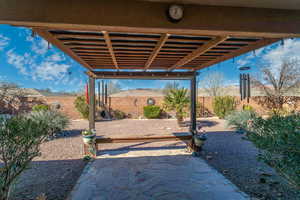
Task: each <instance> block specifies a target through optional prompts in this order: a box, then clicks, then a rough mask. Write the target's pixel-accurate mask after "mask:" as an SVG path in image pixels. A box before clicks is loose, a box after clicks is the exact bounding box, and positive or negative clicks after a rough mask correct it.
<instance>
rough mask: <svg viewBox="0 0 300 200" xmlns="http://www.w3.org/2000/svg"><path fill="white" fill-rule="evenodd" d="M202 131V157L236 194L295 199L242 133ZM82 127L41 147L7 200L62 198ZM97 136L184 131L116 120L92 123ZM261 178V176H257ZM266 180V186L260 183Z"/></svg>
mask: <svg viewBox="0 0 300 200" xmlns="http://www.w3.org/2000/svg"><path fill="white" fill-rule="evenodd" d="M201 123H202V124H203V125H204V126H205V130H207V131H208V140H207V143H206V145H205V147H204V151H203V153H202V154H203V155H202V156H203V158H204V159H205V160H207V162H208V163H209V164H210V165H211V166H213V167H214V168H216V169H217V170H218V171H219V172H221V173H222V174H224V175H225V176H226V177H227V178H228V179H230V180H231V181H232V182H233V183H234V184H236V185H237V186H238V187H239V188H240V189H241V190H243V191H244V192H246V193H248V194H249V195H251V196H252V197H256V198H258V199H272V200H273V199H276V200H277V199H284V200H285V199H291V200H296V199H297V198H296V192H295V190H292V189H291V188H289V187H288V186H287V184H286V183H285V181H284V180H283V179H281V178H280V177H279V176H277V175H276V173H275V172H274V170H272V169H271V168H270V167H268V166H266V165H264V164H263V163H260V162H258V161H257V160H256V155H257V153H258V151H257V149H256V148H255V147H254V146H253V145H252V144H251V143H250V142H248V141H246V140H243V139H242V135H238V134H235V133H234V132H232V131H231V130H230V129H226V128H224V121H222V120H218V119H215V118H211V119H206V120H201ZM87 127H88V122H87V121H84V120H78V121H73V122H72V125H71V127H70V130H69V131H66V132H65V136H60V137H58V138H55V139H54V140H52V141H49V142H46V143H44V144H43V145H42V146H41V151H42V155H41V156H40V157H38V158H37V159H35V160H34V161H33V163H32V164H31V168H30V169H28V170H26V171H25V173H23V174H22V176H21V177H20V179H19V180H18V183H17V184H16V187H15V189H14V192H13V198H12V200H31V199H35V197H36V196H38V195H40V194H42V193H44V194H46V196H47V200H63V199H65V198H66V196H67V195H68V194H69V192H70V191H71V190H72V188H73V186H74V185H75V183H76V181H77V179H78V178H79V176H80V174H81V172H82V170H83V168H84V166H85V164H86V163H85V162H84V161H82V140H81V137H80V131H81V130H82V129H85V128H87ZM96 129H97V135H99V136H105V137H126V136H138V135H144V136H153V135H168V134H174V133H176V134H179V133H184V132H187V130H188V128H186V127H185V128H179V127H178V126H177V124H176V121H175V120H132V119H125V120H116V121H103V122H98V123H96ZM170 146H174V147H176V146H185V144H184V143H182V142H157V143H136V144H103V145H101V146H100V152H99V153H101V150H111V149H115V150H120V149H128V150H129V149H130V150H134V149H135V148H138V149H159V148H164V147H170ZM263 174H265V175H263ZM263 180H266V183H261V182H262V181H263Z"/></svg>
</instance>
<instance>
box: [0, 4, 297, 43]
mask: <svg viewBox="0 0 300 200" xmlns="http://www.w3.org/2000/svg"><path fill="white" fill-rule="evenodd" d="M278 1H282V0H277V2H278ZM270 4H271V3H270ZM286 4H287V1H284V2H283V3H282V5H286ZM168 5H169V1H168V2H167V1H166V3H160V2H154V1H126V3H124V0H109V1H99V0H89V1H88V3H87V2H83V1H82V0H51V1H41V0H26V1H20V0H1V1H0V23H1V24H11V25H16V26H27V27H46V28H50V29H70V30H90V31H101V30H106V31H110V32H112V31H113V32H119V31H127V32H133V33H169V34H180V33H182V32H184V33H185V34H193V35H214V36H217V35H231V36H234V35H238V36H259V37H275V38H279V37H299V36H300V10H296V9H297V6H294V8H295V10H288V9H286V10H284V9H264V8H242V7H235V6H232V7H230V5H229V6H226V7H222V6H207V5H188V4H187V5H184V8H185V13H186V15H185V16H184V18H183V20H182V21H180V23H177V24H174V23H171V22H169V21H168V20H167V18H166V15H165V11H166V8H167V7H168ZM298 8H299V7H298Z"/></svg>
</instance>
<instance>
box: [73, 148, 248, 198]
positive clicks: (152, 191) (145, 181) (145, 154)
mask: <svg viewBox="0 0 300 200" xmlns="http://www.w3.org/2000/svg"><path fill="white" fill-rule="evenodd" d="M68 199H69V200H82V199H85V200H123V199H124V200H125V199H126V200H127V199H134V200H135V199H138V200H152V199H153V200H175V199H176V200H177V199H178V200H196V199H197V200H198V199H200V200H206V199H207V200H246V199H249V197H248V196H247V195H246V194H244V193H243V192H241V191H239V189H238V188H237V187H236V186H235V185H233V184H232V183H231V182H230V181H229V180H227V179H226V178H225V177H224V176H223V175H221V174H220V173H219V172H217V171H216V170H215V169H213V168H211V167H210V166H209V165H208V164H207V163H206V162H205V161H204V160H202V159H201V158H199V157H193V156H191V155H190V153H187V152H186V151H185V149H181V148H171V149H155V150H138V149H135V150H132V151H126V150H124V151H109V152H102V155H100V156H98V158H97V159H96V160H95V161H93V162H91V163H90V164H89V165H87V167H86V169H85V170H84V172H83V174H82V176H81V177H80V179H79V180H78V182H77V184H76V186H75V188H74V189H73V191H72V192H71V194H70V196H69V198H68Z"/></svg>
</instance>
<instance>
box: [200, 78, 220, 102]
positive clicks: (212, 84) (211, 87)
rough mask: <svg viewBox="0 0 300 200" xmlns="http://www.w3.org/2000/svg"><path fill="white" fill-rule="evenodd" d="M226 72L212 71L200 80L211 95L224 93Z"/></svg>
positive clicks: (201, 84)
mask: <svg viewBox="0 0 300 200" xmlns="http://www.w3.org/2000/svg"><path fill="white" fill-rule="evenodd" d="M224 83H225V79H224V74H223V73H221V72H211V73H209V74H208V75H207V76H205V78H204V79H203V80H202V81H201V82H200V86H202V87H203V88H204V90H205V92H206V93H208V94H209V96H211V97H216V96H222V95H223V94H224Z"/></svg>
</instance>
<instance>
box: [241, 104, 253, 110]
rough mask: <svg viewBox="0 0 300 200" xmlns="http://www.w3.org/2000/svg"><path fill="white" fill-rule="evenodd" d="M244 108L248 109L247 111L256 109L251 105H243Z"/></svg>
mask: <svg viewBox="0 0 300 200" xmlns="http://www.w3.org/2000/svg"><path fill="white" fill-rule="evenodd" d="M243 110H246V111H254V108H253V107H252V106H250V105H243Z"/></svg>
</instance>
